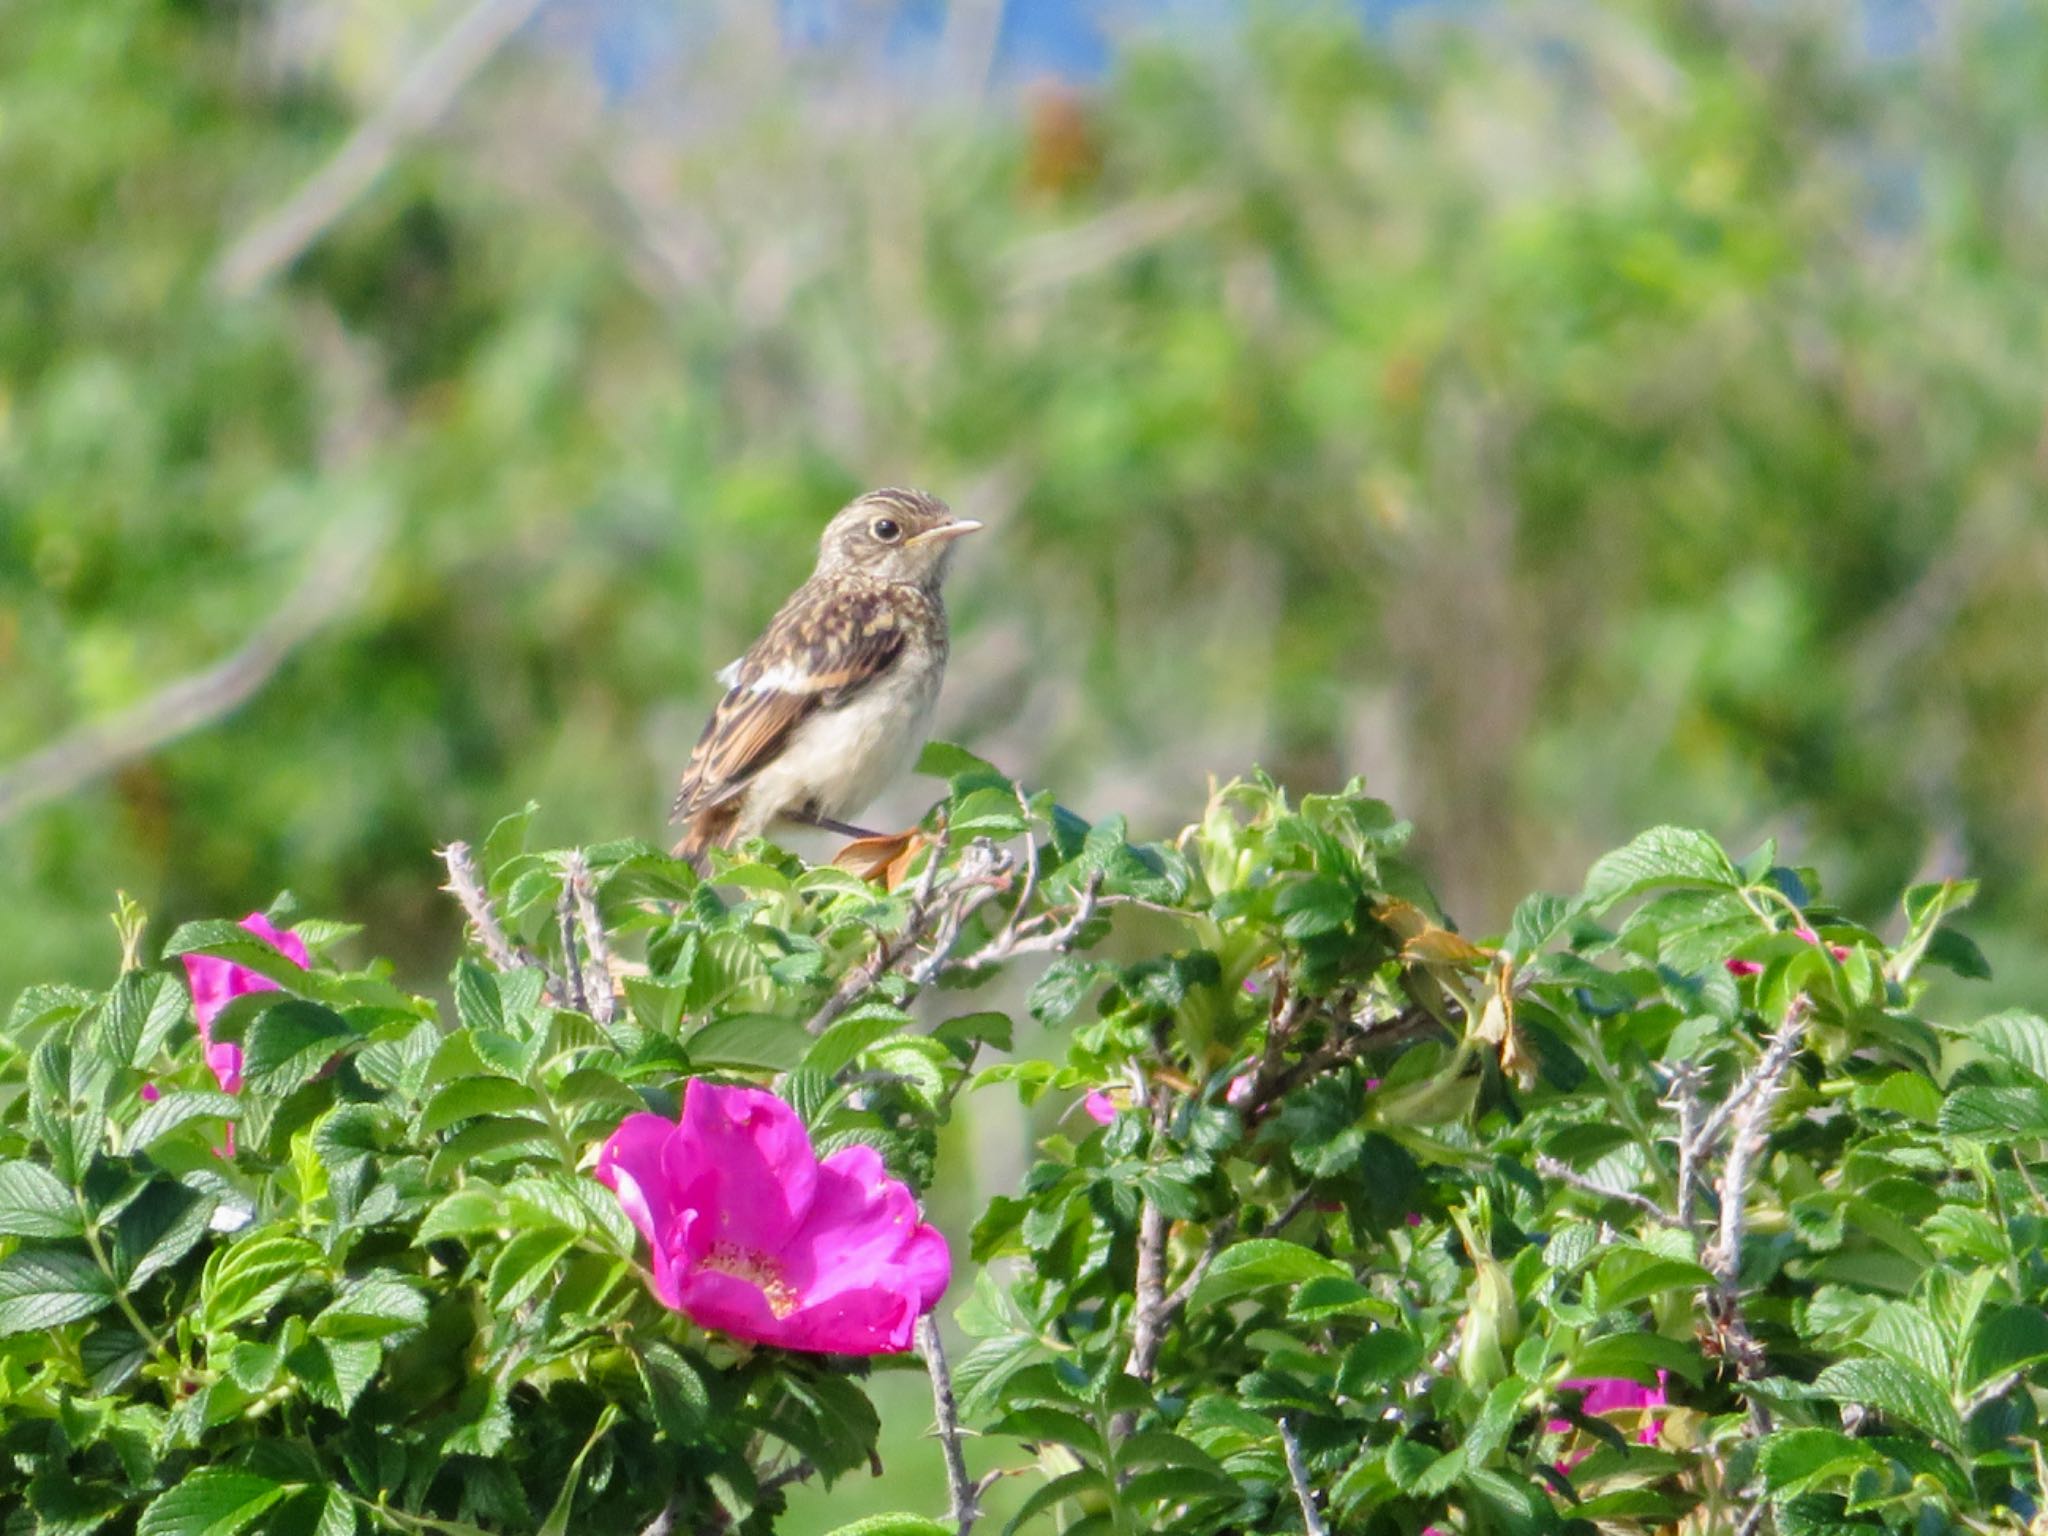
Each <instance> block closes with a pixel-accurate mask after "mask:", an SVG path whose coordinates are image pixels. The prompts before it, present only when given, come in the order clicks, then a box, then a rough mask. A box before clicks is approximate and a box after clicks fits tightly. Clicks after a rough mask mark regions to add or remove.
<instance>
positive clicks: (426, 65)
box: [213, 0, 541, 298]
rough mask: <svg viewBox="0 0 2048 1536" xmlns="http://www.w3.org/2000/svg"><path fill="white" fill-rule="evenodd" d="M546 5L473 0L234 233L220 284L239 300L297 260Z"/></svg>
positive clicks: (217, 278) (216, 275)
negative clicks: (307, 167)
mask: <svg viewBox="0 0 2048 1536" xmlns="http://www.w3.org/2000/svg"><path fill="white" fill-rule="evenodd" d="M540 4H541V0H472V3H471V4H470V6H469V7H468V9H467V10H465V11H464V12H463V13H462V14H461V15H460V16H459V17H457V18H456V20H455V23H454V25H453V26H451V27H449V29H448V30H447V31H446V32H444V33H442V34H441V37H440V38H439V40H438V41H436V42H435V43H434V45H433V46H432V47H430V48H429V49H427V51H426V52H425V53H423V54H421V55H420V56H419V60H418V62H417V63H415V64H414V65H413V67H412V68H411V69H409V70H407V71H406V73H405V77H404V78H403V79H401V80H400V81H399V82H398V86H397V88H396V89H395V90H394V91H392V93H391V95H390V96H389V97H387V98H386V99H385V101H384V103H383V105H382V106H380V107H378V108H377V110H376V111H375V112H373V113H371V114H370V116H368V117H367V118H365V119H364V120H363V121H362V122H361V123H360V124H359V125H358V126H357V128H356V130H355V132H354V133H352V134H350V135H349V136H348V139H347V140H346V141H345V142H344V143H343V144H342V146H341V148H340V149H338V150H336V151H335V153H334V156H333V158H331V159H330V160H328V161H327V163H326V164H325V165H322V166H321V167H320V169H319V170H317V171H315V172H314V173H313V174H312V176H310V177H308V178H307V180H306V181H305V182H304V183H303V184H301V186H300V187H299V189H298V190H297V191H296V192H294V193H293V194H292V195H291V196H290V197H288V198H286V199H285V201H284V203H283V205H282V206H280V207H279V208H277V209H276V210H274V211H273V212H271V213H269V214H267V215H265V216H264V217H263V218H260V219H258V220H257V221H256V222H255V223H254V224H252V225H251V226H250V227H249V228H248V229H247V230H245V231H243V233H242V234H241V235H240V236H239V237H237V238H236V240H235V241H234V243H233V244H232V245H230V246H229V247H228V248H227V250H226V251H225V252H224V253H223V254H222V255H221V258H220V261H219V262H218V263H217V264H216V265H215V267H214V271H213V281H214V285H215V286H216V287H217V288H219V289H220V291H221V292H223V293H225V294H227V295H229V296H230V297H234V298H239V297H241V296H243V295H245V294H248V293H252V292H254V291H255V290H256V289H257V288H260V287H261V286H262V285H263V284H264V283H266V282H268V281H269V280H270V279H271V278H272V277H274V276H276V275H277V274H278V273H279V272H281V271H283V270H284V269H285V268H286V267H288V266H290V265H291V264H292V263H293V262H294V261H296V260H298V258H299V257H300V256H301V255H302V254H304V252H305V251H306V249H307V248H308V247H309V246H311V245H312V244H313V243H314V242H315V241H316V240H318V239H319V238H320V236H321V235H322V234H323V233H325V232H326V230H327V228H328V226H329V225H331V224H333V223H334V221H335V220H336V219H338V218H340V217H341V216H342V214H343V213H345V212H346V211H347V210H348V208H349V206H350V205H351V204H352V203H354V202H355V200H356V199H357V198H359V197H361V196H362V195H363V193H364V192H366V191H368V190H369V188H370V187H371V186H372V185H373V184H374V183H375V182H376V180H377V179H378V177H380V176H382V175H383V174H384V172H385V171H386V170H387V169H388V168H389V167H390V165H391V162H392V161H393V160H394V159H396V158H397V156H398V151H399V149H400V148H401V147H402V146H403V145H404V144H405V141H406V140H407V139H409V138H411V137H413V136H414V135H416V134H419V133H421V132H423V131H425V130H426V129H427V128H429V127H431V126H433V124H434V123H435V122H436V121H437V120H439V118H440V117H441V115H442V114H443V113H444V112H446V111H447V110H448V107H449V105H450V104H451V103H452V102H453V101H454V100H455V98H456V97H457V96H458V95H460V94H461V92H462V89H463V87H464V86H466V85H468V84H469V82H470V80H471V79H472V78H474V77H475V75H476V73H477V71H478V70H480V69H481V68H483V66H484V65H485V63H487V62H488V61H489V60H490V58H491V56H492V55H493V54H495V53H496V52H497V51H498V50H499V48H501V47H503V46H504V44H505V42H506V41H507V40H508V39H509V38H510V37H511V36H512V34H513V33H515V32H517V31H518V30H519V29H520V28H521V27H522V26H524V25H525V24H526V22H527V19H528V18H529V17H531V16H532V15H533V13H534V12H535V11H536V10H538V9H539V8H540Z"/></svg>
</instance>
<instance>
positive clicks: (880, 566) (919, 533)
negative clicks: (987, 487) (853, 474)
mask: <svg viewBox="0 0 2048 1536" xmlns="http://www.w3.org/2000/svg"><path fill="white" fill-rule="evenodd" d="M980 526H981V524H979V523H977V522H975V521H974V520H973V519H972V518H965V517H955V516H954V515H953V509H952V508H950V507H948V506H947V505H946V504H945V503H944V502H943V501H941V500H939V498H938V497H936V496H927V495H926V494H925V493H924V492H923V491H899V490H896V489H894V488H893V487H891V488H886V489H883V490H879V491H869V492H868V493H867V495H865V496H862V497H860V498H859V499H858V500H856V501H854V502H851V503H849V504H848V506H847V507H846V509H845V510H844V511H843V512H841V513H840V514H839V515H838V516H837V517H835V518H833V519H832V521H831V522H830V523H828V524H826V526H825V533H824V537H823V538H821V539H820V540H819V541H818V574H819V575H821V576H828V575H832V576H837V575H848V576H851V575H858V576H866V577H868V578H869V579H871V580H874V581H889V582H901V583H903V584H905V585H909V586H921V587H936V586H937V585H938V584H939V582H940V580H941V579H942V578H943V577H944V576H945V574H946V567H947V566H948V565H949V564H951V563H952V559H953V545H954V544H955V542H957V541H958V540H959V538H960V537H961V535H963V534H969V533H973V532H974V531H975V530H976V529H977V528H979V527H980Z"/></svg>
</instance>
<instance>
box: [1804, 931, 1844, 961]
mask: <svg viewBox="0 0 2048 1536" xmlns="http://www.w3.org/2000/svg"><path fill="white" fill-rule="evenodd" d="M1792 931H1793V932H1794V933H1796V934H1798V935H1799V937H1800V938H1802V939H1804V940H1806V942H1807V943H1809V944H1818V943H1819V942H1820V935H1819V934H1817V933H1815V932H1814V931H1813V930H1812V929H1811V928H1809V927H1807V926H1806V925H1805V924H1804V923H1801V924H1800V925H1799V926H1798V927H1797V928H1794V929H1793V930H1792ZM1828 953H1829V954H1831V955H1833V956H1834V957H1835V958H1836V959H1837V960H1846V959H1848V958H1849V946H1848V945H1846V944H1830V945H1829V946H1828Z"/></svg>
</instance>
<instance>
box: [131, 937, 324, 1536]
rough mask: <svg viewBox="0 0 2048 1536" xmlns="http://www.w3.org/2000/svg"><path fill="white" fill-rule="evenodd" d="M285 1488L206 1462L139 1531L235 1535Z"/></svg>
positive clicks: (148, 1513)
mask: <svg viewBox="0 0 2048 1536" xmlns="http://www.w3.org/2000/svg"><path fill="white" fill-rule="evenodd" d="M187 926H190V925H189V924H188V925H187ZM286 1492H287V1489H286V1487H285V1485H284V1484H283V1483H279V1482H274V1481H272V1480H271V1479H270V1478H267V1477H258V1476H257V1475H256V1474H255V1473H253V1472H233V1471H229V1470H228V1469H226V1468H224V1467H201V1468H200V1469H199V1470H198V1471H196V1472H192V1473H189V1474H188V1475H186V1476H185V1477H182V1478H180V1479H179V1480H178V1482H177V1483H176V1484H175V1485H174V1486H173V1487H171V1488H170V1489H169V1490H168V1491H166V1492H164V1493H161V1494H159V1495H158V1496H157V1497H156V1498H155V1499H154V1500H152V1501H151V1503H150V1506H149V1508H147V1509H145V1510H144V1511H143V1512H142V1519H141V1521H140V1522H139V1523H138V1524H137V1525H136V1527H135V1532H136V1536H235V1533H236V1532H237V1531H241V1530H245V1529H246V1528H247V1527H248V1526H249V1524H250V1523H251V1522H252V1521H254V1520H255V1519H256V1517H257V1516H258V1515H260V1514H262V1513H263V1512H264V1511H265V1510H266V1509H268V1508H270V1506H271V1505H273V1504H275V1503H276V1502H277V1501H278V1500H279V1499H281V1498H283V1497H284V1496H285V1493H286Z"/></svg>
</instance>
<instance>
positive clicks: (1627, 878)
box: [1579, 827, 1742, 911]
mask: <svg viewBox="0 0 2048 1536" xmlns="http://www.w3.org/2000/svg"><path fill="white" fill-rule="evenodd" d="M1741 883H1742V876H1741V875H1740V874H1739V873H1737V871H1736V868H1735V865H1734V863H1733V862H1732V861H1730V859H1729V857H1728V855H1727V853H1726V852H1725V851H1723V849H1722V847H1721V845H1720V844H1719V843H1717V842H1715V841H1714V839H1713V838H1711V837H1709V836H1707V834H1706V833H1704V832H1695V831H1693V830H1691V829H1690V828H1686V827H1652V828H1651V829H1650V830H1649V831H1647V832H1645V833H1643V834H1642V835H1641V836H1639V837H1637V838H1636V839H1635V840H1634V841H1633V842H1631V843H1629V844H1628V846H1627V847H1625V848H1617V849H1615V850H1614V852H1612V853H1609V854H1604V855H1602V856H1601V857H1600V858H1599V859H1598V860H1596V861H1595V862H1594V865H1593V867H1592V869H1590V870H1589V871H1587V874H1586V888H1585V890H1584V891H1583V892H1582V893H1581V894H1580V898H1579V899H1580V900H1581V901H1582V902H1583V903H1584V904H1585V905H1586V906H1587V907H1589V908H1591V909H1593V910H1595V911H1599V910H1601V909H1603V908H1606V907H1610V906H1612V905H1613V904H1614V903H1615V902H1617V901H1621V900H1623V899H1624V898H1626V897H1629V896H1633V895H1635V894H1637V893H1638V892H1641V891H1647V890H1654V889H1659V888H1663V887H1668V886H1694V887H1704V888H1707V889H1712V890H1732V889H1734V888H1736V887H1738V886H1740V885H1741Z"/></svg>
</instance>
